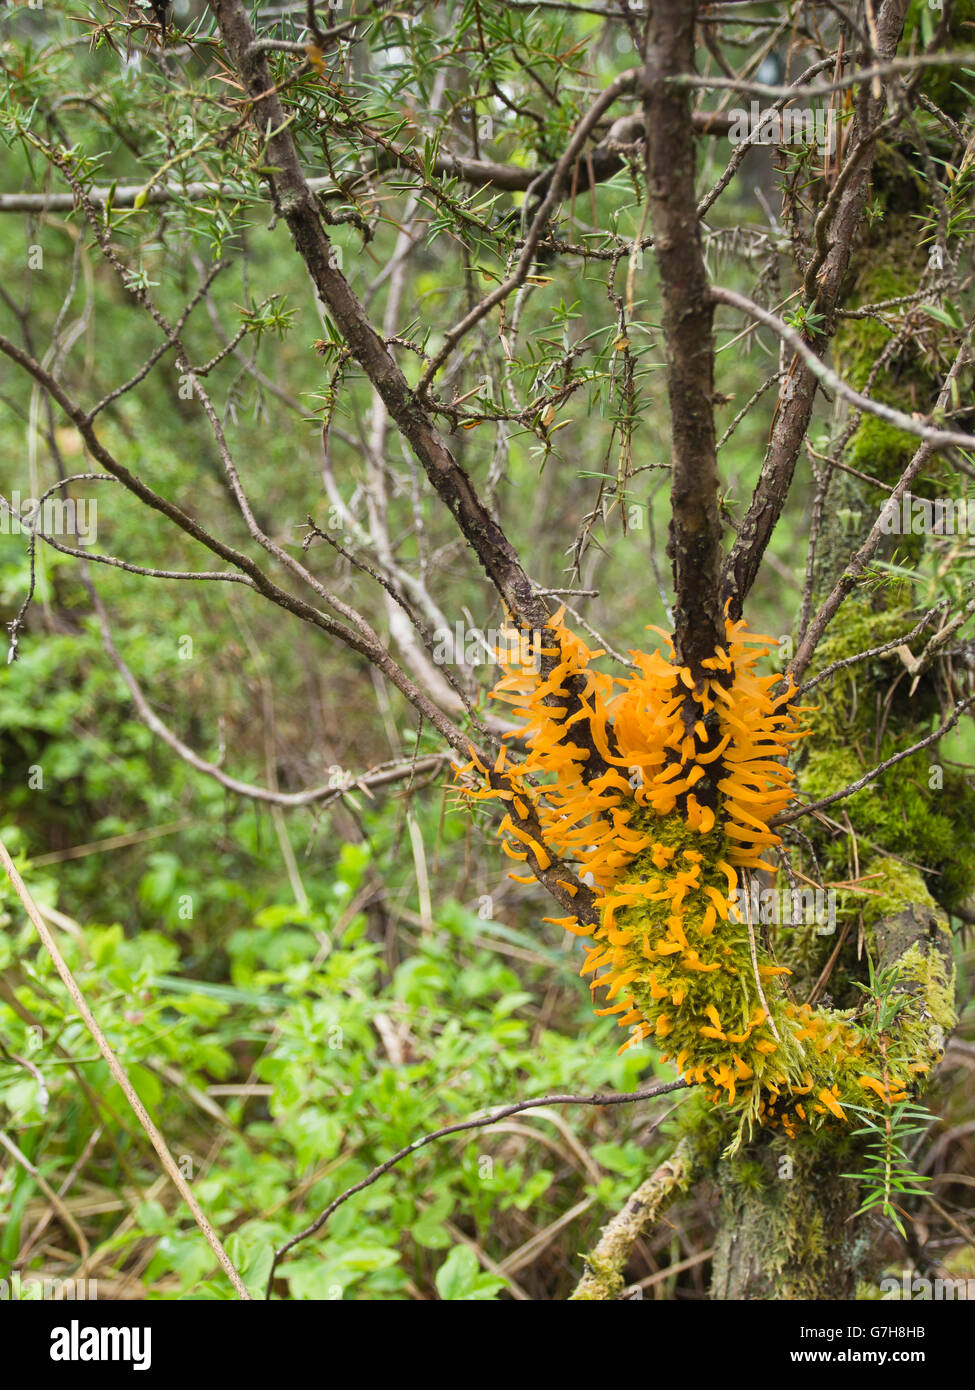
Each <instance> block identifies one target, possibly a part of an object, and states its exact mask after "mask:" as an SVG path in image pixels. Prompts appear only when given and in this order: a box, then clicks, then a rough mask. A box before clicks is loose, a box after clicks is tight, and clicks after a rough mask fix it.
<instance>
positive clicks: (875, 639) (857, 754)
mask: <svg viewBox="0 0 975 1390" xmlns="http://www.w3.org/2000/svg"><path fill="white" fill-rule="evenodd" d="M939 95H941V96H942V99H943V93H939ZM917 158H918V157H917V156H916V155H913V156H912V154H911V153H910V152H905V151H903V150H900V149H884V148H881V150H880V152H879V155H878V161H877V166H876V170H875V180H874V182H875V189H874V200H875V206H876V207H878V208H879V207H883V215H882V217H880V218H879V219H878V220H877V221H876V222H875V224H874V225H873V227H872V228H871V230H870V231H869V233H867V234H865V235H864V234H861V235H862V240H861V242H860V244H859V245H858V246H857V248H856V250H855V253H854V259H853V264H852V267H851V274H850V277H849V281H848V285H847V291H846V303H847V305H848V306H850V307H855V306H858V305H861V304H866V303H876V302H878V301H887V300H891V299H896V298H897V297H898V296H906V295H911V294H914V293H916V291H917V290H918V287H919V286H923V285H924V284H925V283H926V277H927V281H928V282H930V280H931V277H932V268H931V266H929V264H928V250H927V248H926V247H925V248H922V247H920V246H919V245H918V240H919V238H918V234H917V225H918V224H917V219H916V217H915V216H913V215H912V214H914V213H917V212H919V211H920V210H921V207H922V204H923V199H924V193H923V190H922V186H921V182H920V179H919V177H918V171H917V169H916V168H915V167H913V165H914V164H915V163H916V161H917ZM935 266H936V263H935ZM890 322H892V326H891V327H888V326H887V325H885V324H884V323H881V322H879V321H878V320H877V319H876V318H866V319H845V320H842V321H841V322H840V324H839V329H838V332H837V334H836V337H835V339H834V360H835V363H836V366H837V369H838V370H839V371H840V372H841V374H842V375H843V376H844V377H845V378H846V379H847V380H848V381H850V382H851V384H852V385H854V386H855V387H857V388H858V389H860V390H866V391H867V392H868V393H870V394H872V395H873V396H874V397H875V398H876V399H878V400H881V401H886V402H889V403H890V404H893V405H896V406H898V407H899V408H901V409H913V410H922V411H924V410H930V409H931V407H932V406H933V404H934V400H935V397H936V395H937V389H938V386H939V385H940V382H941V380H942V379H943V375H944V371H945V369H946V366H947V364H948V363H950V360H951V357H952V356H953V354H954V351H955V349H956V347H957V343H956V342H947V343H945V344H944V351H943V353H942V354H941V355H940V356H939V354H938V353H932V352H931V351H930V344H928V345H927V346H925V342H924V335H923V334H918V333H917V332H916V331H915V330H914V329H913V328H912V325H911V323H910V322H909V321H908V319H907V318H906V317H905V318H903V319H901V320H900V322H899V323H898V322H896V316H895V320H893V321H890ZM882 355H883V365H882V366H881V368H880V370H879V371H877V370H876V368H875V364H876V363H877V360H878V358H881V356H882ZM847 425H848V422H847V420H846V418H845V413H844V411H843V407H842V403H839V405H838V408H837V414H836V418H835V420H834V430H833V443H832V444H831V449H832V448H835V447H836V444H837V442H841V443H842V454H841V458H842V461H843V462H844V463H846V464H848V465H851V466H852V467H853V468H855V469H856V470H857V471H858V473H859V474H860V476H854V475H853V474H851V473H849V472H846V471H842V470H841V469H839V468H836V469H834V470H833V473H832V478H831V480H830V484H829V491H828V495H827V497H826V504H825V507H824V508H823V518H824V521H823V526H822V529H821V530H820V534H819V536H818V538H817V547H816V559H815V568H814V575H815V585H814V591H815V602H814V605H813V611H815V607H816V606H817V605H818V603H819V602H820V601H821V600H822V598H823V597H825V595H826V594H827V593H828V592H829V591H830V590H831V589H832V587H833V585H834V584H835V582H836V580H837V579H838V577H839V576H840V574H841V573H842V572H843V570H844V569H845V567H846V565H847V564H848V562H849V559H850V556H851V554H852V553H853V551H854V550H855V549H856V548H857V547H858V546H859V545H860V544H861V543H862V541H863V540H864V538H865V536H866V534H867V533H868V531H869V530H870V528H871V526H872V525H873V522H874V520H875V519H876V517H877V514H878V512H879V511H880V508H881V505H882V503H883V501H884V493H883V491H882V490H880V489H878V488H877V487H876V486H874V485H872V484H870V483H868V482H865V481H864V480H863V475H868V476H869V477H870V478H873V479H876V480H877V481H878V482H879V483H881V484H886V485H887V487H888V488H891V487H892V486H893V485H894V484H895V483H896V482H897V480H898V478H899V477H900V476H901V475H902V473H903V471H904V469H905V468H906V466H907V464H908V463H909V462H910V459H911V457H912V455H913V453H914V449H915V446H916V444H917V441H916V440H913V439H911V438H910V437H908V436H906V435H904V434H903V433H901V432H899V431H897V430H894V429H893V428H892V427H890V426H888V425H886V424H885V423H883V422H882V421H880V420H878V419H875V418H873V417H870V416H865V417H864V418H863V419H862V420H861V422H860V423H859V424H858V426H857V428H856V429H855V430H854V431H853V432H852V433H849V430H848V428H847ZM844 438H845V442H842V441H844ZM953 481H956V480H953V475H952V474H950V472H948V471H947V470H946V469H945V466H944V464H943V462H941V463H939V462H938V461H937V460H932V461H931V462H930V463H929V464H928V465H927V467H926V469H925V470H924V472H922V475H921V480H920V481H919V483H918V484H917V485H916V486H915V487H914V489H913V491H914V493H915V494H917V495H921V496H928V495H931V496H934V495H937V496H950V495H952V489H953ZM923 545H924V542H923V540H922V539H921V538H919V537H916V536H909V537H906V538H905V537H903V536H900V535H897V536H892V537H891V541H890V548H889V550H888V557H887V558H890V554H891V553H892V551H893V550H894V549H895V548H896V549H897V552H898V560H899V561H900V562H901V563H903V562H904V561H905V559H906V560H907V561H908V562H909V563H916V562H917V560H918V558H919V556H920V554H921V552H922V549H923ZM920 612H921V610H920V609H919V607H918V599H917V590H916V588H915V587H914V586H912V585H911V584H909V583H897V582H892V583H887V584H875V585H873V586H865V587H861V588H859V589H856V590H855V591H854V592H853V593H852V594H851V595H850V597H849V598H848V599H847V601H846V603H845V604H844V606H843V607H842V608H841V609H840V611H839V613H838V614H837V616H836V617H835V618H834V620H833V622H832V624H831V625H830V626H829V628H828V629H827V632H826V637H825V640H824V641H822V642H821V644H820V647H819V649H818V651H817V656H816V667H815V668H814V669H818V670H822V669H823V668H824V667H825V666H827V665H828V664H830V663H831V662H834V661H836V660H837V659H840V658H843V657H847V656H853V655H855V654H857V653H860V652H864V651H866V650H869V649H872V648H874V647H877V646H880V645H882V644H883V643H885V642H888V641H891V640H892V639H893V638H895V637H897V636H900V635H903V634H906V633H907V632H909V631H910V630H911V628H912V627H914V626H915V624H916V623H917V621H918V619H919V616H920ZM935 626H936V625H935ZM931 631H933V628H932V629H931ZM928 635H929V633H925V635H924V638H923V639H922V641H921V643H920V644H917V643H916V644H914V645H915V647H916V649H917V651H920V649H921V646H923V643H924V641H926V640H927V637H928ZM903 652H904V649H903V648H901V650H900V652H898V651H897V650H892V651H890V652H887V653H883V654H881V655H877V656H875V657H873V658H870V659H868V660H866V661H863V662H860V663H858V664H856V665H853V666H851V667H848V668H846V669H845V670H844V671H843V672H841V673H838V674H837V675H836V676H835V677H833V678H832V679H831V681H828V682H827V683H825V684H824V685H822V686H820V687H819V689H818V690H817V692H816V695H815V696H814V697H812V698H814V699H815V700H816V702H817V703H818V704H819V707H820V708H819V711H818V713H816V714H815V715H814V716H813V717H812V719H811V730H812V735H811V737H810V739H809V740H808V743H807V744H806V745H805V747H804V748H803V750H802V751H801V753H800V755H799V760H798V761H799V770H800V790H801V792H802V794H803V796H804V798H805V799H806V800H816V799H818V798H820V797H823V796H826V795H828V794H830V793H832V792H835V791H838V790H840V789H841V788H843V787H844V786H847V785H849V784H850V783H852V782H854V781H856V780H857V779H859V778H860V777H862V776H863V774H864V772H866V771H867V770H869V769H870V768H871V767H874V766H877V765H878V764H880V763H881V762H882V761H884V760H885V759H886V758H889V757H891V756H892V755H893V754H895V753H897V752H899V751H901V750H903V749H904V748H906V747H910V746H912V745H913V744H914V743H916V742H917V741H919V740H920V739H921V738H923V737H924V736H925V735H927V734H928V733H929V732H930V731H931V729H932V728H933V727H935V726H936V724H937V723H938V722H939V716H940V713H941V712H942V711H943V710H944V709H945V708H946V707H948V706H950V703H951V702H952V700H953V699H954V698H955V696H956V695H957V692H955V691H952V689H951V688H950V679H949V678H946V677H945V676H944V675H943V674H939V673H936V671H935V670H934V669H931V670H928V671H921V672H920V673H919V679H918V680H916V681H915V680H914V679H913V675H914V673H913V672H912V673H910V674H909V673H908V671H907V667H906V664H905V662H904V660H903ZM810 674H814V672H810ZM830 811H831V812H832V813H833V815H835V819H834V820H830V821H828V823H825V824H824V823H822V822H821V821H820V822H817V821H815V820H813V819H812V818H810V819H808V820H806V821H804V822H802V825H803V826H804V832H805V836H806V838H805V839H801V838H799V837H797V838H795V839H792V840H791V843H790V842H789V836H788V835H787V836H786V839H787V844H789V848H790V851H791V853H792V854H793V855H794V856H795V862H796V863H797V865H799V866H801V868H802V870H803V872H805V873H806V874H807V875H809V876H810V877H811V878H814V879H815V880H816V881H817V882H822V883H824V884H830V883H852V882H855V881H859V886H860V888H861V891H859V892H857V891H845V890H843V889H840V890H839V891H838V892H837V897H836V901H837V917H836V930H835V932H833V933H832V934H820V933H817V931H816V930H814V929H812V928H801V927H800V928H790V929H786V930H783V929H782V928H781V927H780V928H779V931H778V935H777V938H776V942H775V946H776V953H777V955H778V958H779V959H780V960H781V961H782V962H783V963H784V964H787V965H788V966H789V967H790V968H791V969H792V971H793V975H792V978H791V980H790V984H791V987H792V988H793V990H794V991H795V992H796V994H797V996H798V997H800V998H805V997H807V996H809V995H810V994H812V996H813V997H814V998H815V999H816V1000H817V1001H818V1002H820V1003H823V1002H831V1003H832V1004H833V1006H834V1007H837V1008H853V1007H855V1006H857V1005H858V1004H860V1005H862V1001H863V996H862V994H860V993H858V992H857V989H856V984H855V982H857V981H859V982H863V981H864V980H865V979H866V959H867V956H868V955H869V956H870V957H871V959H872V960H873V962H874V964H875V966H876V967H877V968H880V969H882V968H884V967H890V968H893V969H895V970H896V971H898V972H899V980H900V983H899V984H895V986H894V987H895V989H900V990H902V991H904V992H907V993H910V994H912V995H914V996H915V997H916V998H917V997H920V998H922V999H923V1007H922V1008H921V1009H920V1010H919V1011H918V1014H917V1020H916V1024H915V1031H916V1036H914V1037H912V1038H911V1047H912V1049H913V1050H914V1052H915V1054H916V1057H917V1067H916V1072H915V1080H914V1082H913V1083H912V1086H911V1090H912V1094H918V1093H919V1092H920V1091H921V1090H922V1089H923V1086H924V1084H925V1077H926V1074H927V1071H928V1070H929V1069H931V1068H933V1066H935V1065H936V1064H937V1061H938V1059H939V1057H940V1055H941V1052H942V1051H943V1047H944V1043H945V1040H946V1034H947V1032H948V1031H950V1029H951V1027H952V1026H953V1024H954V1021H955V1016H954V1012H953V989H952V981H953V972H952V967H951V957H952V943H951V934H950V928H949V924H948V918H947V916H946V913H948V912H950V911H951V910H952V909H953V908H954V907H956V906H958V905H959V904H960V903H961V902H962V901H964V899H965V897H966V896H967V895H968V894H969V893H971V891H972V888H973V884H975V865H973V856H972V852H971V849H970V840H971V824H972V820H973V815H975V806H973V796H972V792H971V789H970V788H969V787H968V785H967V783H966V782H965V780H964V778H962V777H961V776H960V775H957V774H953V773H952V772H951V771H950V770H949V769H947V768H943V767H942V766H941V765H940V763H939V762H938V754H937V749H936V747H933V748H929V749H927V750H925V751H923V752H920V753H917V754H914V755H912V756H911V757H910V758H908V759H906V760H905V761H904V762H902V763H901V764H899V765H898V766H897V767H896V768H895V769H892V770H891V771H890V772H889V773H887V774H886V775H884V776H883V777H882V778H881V779H879V781H878V782H877V783H876V784H873V785H871V786H868V787H867V788H865V789H864V790H863V791H862V792H860V793H859V794H857V795H856V796H855V797H854V798H851V799H850V800H849V801H846V802H844V803H840V804H838V805H837V806H835V807H831V808H830ZM905 972H906V973H905ZM824 975H825V977H826V978H825V981H824V979H823V976H824ZM895 1026H896V1025H895ZM862 1164H863V1154H862V1150H861V1149H860V1148H859V1147H858V1141H856V1140H854V1139H851V1138H850V1137H847V1136H845V1135H843V1134H841V1133H837V1131H836V1130H832V1129H831V1130H824V1131H823V1132H821V1133H820V1134H818V1135H815V1136H810V1137H809V1138H808V1139H804V1138H802V1137H800V1140H799V1142H790V1141H789V1140H788V1139H787V1138H786V1137H785V1136H782V1135H775V1134H769V1133H767V1132H766V1133H762V1134H761V1135H760V1136H757V1137H756V1138H755V1139H754V1141H752V1142H750V1143H748V1144H747V1145H745V1146H743V1147H742V1149H740V1150H739V1151H738V1152H737V1153H736V1154H734V1155H733V1156H731V1157H716V1158H715V1160H714V1163H713V1165H712V1176H713V1178H714V1180H715V1182H716V1184H717V1186H718V1188H719V1191H720V1215H719V1224H718V1231H717V1236H716V1241H715V1258H714V1270H713V1283H712V1296H713V1297H714V1298H716V1299H753V1298H758V1299H783V1300H792V1299H819V1300H824V1299H825V1300H842V1299H849V1298H853V1297H855V1295H856V1289H857V1284H858V1282H859V1281H860V1280H863V1279H865V1280H868V1281H870V1280H872V1279H873V1278H874V1277H875V1276H876V1273H877V1267H876V1262H877V1259H878V1243H879V1242H878V1236H879V1235H880V1234H881V1223H880V1221H879V1220H878V1219H877V1217H875V1216H873V1215H870V1216H868V1217H863V1216H861V1217H855V1214H856V1212H857V1209H858V1207H859V1205H860V1202H861V1199H862V1192H861V1189H860V1187H859V1185H858V1183H857V1182H856V1181H855V1180H852V1179H851V1178H849V1177H844V1176H843V1174H845V1173H849V1172H850V1171H855V1172H861V1171H862V1166H861V1165H862Z"/></svg>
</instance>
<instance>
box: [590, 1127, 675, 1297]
mask: <svg viewBox="0 0 975 1390" xmlns="http://www.w3.org/2000/svg"><path fill="white" fill-rule="evenodd" d="M694 1173H695V1163H694V1159H693V1153H692V1148H691V1145H690V1142H689V1141H688V1140H687V1139H682V1140H681V1142H680V1143H679V1144H678V1145H677V1148H676V1149H675V1150H674V1153H673V1155H672V1156H671V1157H670V1158H668V1159H667V1160H666V1162H664V1163H661V1165H660V1167H659V1168H658V1169H657V1170H656V1171H655V1172H654V1173H652V1174H651V1175H650V1177H649V1178H647V1179H646V1180H645V1181H644V1182H642V1183H641V1184H640V1186H639V1187H638V1188H637V1189H636V1191H635V1192H633V1193H632V1194H631V1196H630V1197H629V1199H628V1201H627V1203H626V1206H625V1207H624V1208H623V1210H622V1211H621V1212H619V1213H617V1215H616V1216H614V1217H613V1219H612V1221H610V1223H609V1225H608V1226H604V1227H603V1233H602V1235H601V1237H600V1239H599V1243H598V1244H597V1245H596V1247H595V1249H594V1250H592V1252H591V1253H590V1254H589V1255H587V1256H586V1272H585V1274H584V1275H583V1276H582V1278H581V1279H580V1280H579V1283H578V1285H577V1287H576V1290H575V1292H574V1293H573V1294H572V1295H571V1296H570V1302H575V1301H583V1300H598V1299H606V1300H610V1299H616V1298H619V1296H620V1294H621V1293H622V1292H623V1288H624V1286H625V1282H626V1281H625V1277H624V1275H625V1270H626V1264H627V1261H628V1260H629V1258H630V1252H631V1251H632V1249H633V1246H634V1245H635V1244H636V1242H637V1241H638V1240H639V1238H640V1236H642V1235H643V1233H644V1231H645V1230H646V1229H647V1228H648V1227H649V1226H652V1225H653V1223H654V1222H655V1221H656V1220H657V1218H658V1217H659V1216H660V1215H661V1213H662V1212H663V1211H664V1209H665V1208H666V1207H667V1206H669V1204H670V1203H671V1202H672V1201H674V1200H675V1198H677V1197H679V1196H680V1194H681V1193H682V1192H686V1191H687V1188H688V1187H689V1186H690V1185H691V1182H692V1181H693V1179H694Z"/></svg>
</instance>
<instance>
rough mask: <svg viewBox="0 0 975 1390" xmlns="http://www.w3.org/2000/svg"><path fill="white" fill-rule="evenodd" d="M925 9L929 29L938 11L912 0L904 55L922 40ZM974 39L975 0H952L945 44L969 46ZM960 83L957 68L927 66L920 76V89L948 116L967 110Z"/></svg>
mask: <svg viewBox="0 0 975 1390" xmlns="http://www.w3.org/2000/svg"><path fill="white" fill-rule="evenodd" d="M925 10H926V11H927V17H926V22H927V25H929V26H930V29H929V31H928V32H933V30H934V29H935V28H936V27H937V25H938V23H939V21H940V19H941V15H940V14H939V13H938V12H937V11H934V10H932V8H931V6H930V5H929V4H928V0H911V3H910V5H909V6H908V10H907V17H906V19H905V22H904V40H903V42H902V44H901V53H902V54H903V55H906V54H907V53H909V52H910V50H911V48H912V46H914V47H915V48H916V47H917V46H919V45H920V44H921V43H922V42H923V41H924V35H925V27H924V24H923V23H922V17H923V15H924V11H925ZM973 42H975V0H955V3H954V5H953V6H952V10H951V19H950V20H949V22H948V35H947V41H946V43H945V45H944V47H946V48H949V49H951V48H971V46H972V43H973ZM959 85H964V77H963V76H962V75H961V74H959V72H958V70H957V68H928V69H927V70H926V71H925V72H924V73H923V74H922V77H921V82H920V89H921V91H922V92H923V93H924V95H925V96H926V97H928V98H929V99H930V100H931V101H933V102H935V103H936V104H937V105H938V106H940V107H941V109H942V111H946V112H947V113H948V115H949V116H954V117H956V118H957V119H961V118H962V117H963V116H966V115H967V114H968V112H969V109H970V105H971V103H970V102H969V100H968V98H967V97H966V95H965V93H964V92H963V91H959Z"/></svg>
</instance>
